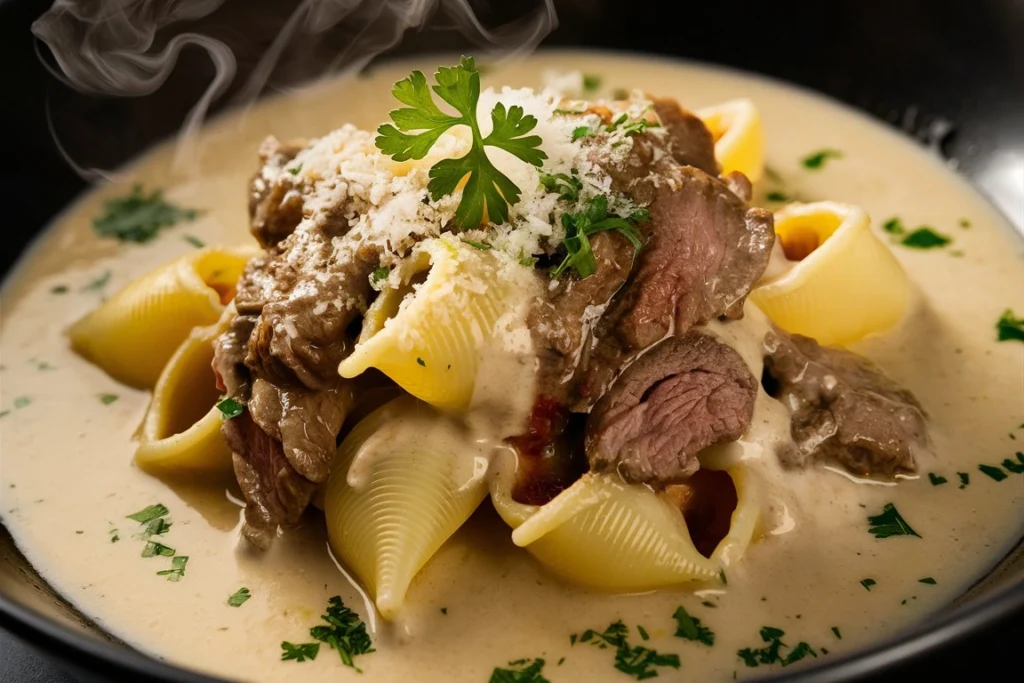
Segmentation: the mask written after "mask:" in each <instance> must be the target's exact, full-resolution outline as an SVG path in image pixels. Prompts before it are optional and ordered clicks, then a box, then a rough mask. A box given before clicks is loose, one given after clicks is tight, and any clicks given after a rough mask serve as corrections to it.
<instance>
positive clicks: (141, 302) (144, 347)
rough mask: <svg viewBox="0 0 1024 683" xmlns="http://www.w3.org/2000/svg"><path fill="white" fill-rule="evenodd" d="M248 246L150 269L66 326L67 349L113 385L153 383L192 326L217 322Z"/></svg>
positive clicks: (200, 252)
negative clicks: (107, 377) (96, 366)
mask: <svg viewBox="0 0 1024 683" xmlns="http://www.w3.org/2000/svg"><path fill="white" fill-rule="evenodd" d="M255 253H256V250H255V249H252V248H246V247H240V248H230V249H229V248H205V249H201V250H198V251H195V252H192V253H190V254H188V255H187V256H184V257H182V258H179V259H177V260H176V261H173V262H171V263H168V264H166V265H164V266H161V267H160V268H157V269H156V270H153V271H151V272H149V273H147V274H146V275H143V276H142V277H140V278H139V279H137V280H135V281H133V282H131V283H130V284H129V285H128V286H127V287H125V288H124V289H122V290H121V291H119V292H118V293H117V294H115V295H114V296H112V297H111V298H110V299H109V300H107V301H106V302H105V303H103V304H102V305H101V306H100V307H99V308H97V309H96V310H94V311H92V312H91V313H89V314H88V315H86V316H85V317H84V318H82V319H81V320H79V321H78V322H76V323H75V324H74V325H72V326H71V329H70V330H69V331H68V336H69V337H70V339H71V347H72V348H73V349H74V350H75V351H76V352H77V353H79V354H80V355H82V356H83V357H85V358H86V359H87V360H89V361H91V362H92V363H95V364H96V365H98V366H100V367H101V368H102V369H103V370H104V371H105V372H106V373H107V374H109V375H110V376H111V377H113V378H114V379H116V380H117V381H119V382H123V383H124V384H128V385H130V386H133V387H136V388H139V389H149V388H151V387H153V385H155V384H156V381H157V378H158V377H159V376H160V372H161V371H162V370H163V368H164V365H166V364H167V360H168V359H169V358H170V357H171V354H173V353H174V350H175V349H176V348H178V346H179V345H180V344H181V342H182V341H183V340H184V339H185V337H187V336H188V334H189V332H191V331H192V329H193V328H194V327H200V326H203V325H212V324H213V323H215V322H217V319H218V318H219V317H220V314H221V312H222V311H223V310H224V305H225V304H226V303H227V302H229V301H230V300H231V299H233V298H234V291H235V284H236V283H237V282H238V278H239V277H240V276H241V274H242V270H243V269H244V268H245V264H246V262H247V261H248V260H249V258H250V257H251V256H253V255H255Z"/></svg>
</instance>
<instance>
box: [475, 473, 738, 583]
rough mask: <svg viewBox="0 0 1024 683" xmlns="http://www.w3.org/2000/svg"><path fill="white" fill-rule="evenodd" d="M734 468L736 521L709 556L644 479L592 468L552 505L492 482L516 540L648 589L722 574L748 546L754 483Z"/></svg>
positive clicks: (547, 557)
mask: <svg viewBox="0 0 1024 683" xmlns="http://www.w3.org/2000/svg"><path fill="white" fill-rule="evenodd" d="M730 474H731V475H733V481H734V483H735V484H736V487H737V494H738V500H739V502H738V503H737V506H736V510H735V511H734V512H733V515H732V527H731V528H730V532H729V534H728V535H727V536H726V538H725V539H723V540H722V542H721V543H719V545H718V547H717V548H716V549H715V552H714V553H713V554H712V556H711V557H710V558H706V557H704V556H703V555H701V554H700V553H699V552H698V551H697V549H696V548H695V547H694V545H693V542H692V541H691V540H690V533H689V531H688V529H687V527H686V522H685V521H684V520H683V516H682V513H680V511H679V510H678V509H677V508H675V507H673V506H672V505H671V504H670V503H668V502H666V501H665V500H663V499H662V498H661V497H659V496H658V495H657V494H656V493H654V491H652V490H651V489H650V488H648V487H646V486H643V485H636V484H633V485H631V484H626V483H624V482H623V481H622V480H621V479H619V478H618V477H617V476H614V475H607V474H595V473H588V474H585V475H583V477H582V478H580V479H579V481H577V482H576V483H575V484H573V485H572V486H571V487H569V488H568V489H566V490H565V491H563V492H562V493H561V494H559V495H558V496H557V497H555V498H554V499H553V500H552V501H551V502H549V503H547V504H546V505H543V506H540V507H536V506H531V505H523V504H521V503H518V502H516V501H515V500H514V499H513V498H512V497H511V495H510V491H511V490H512V489H511V486H510V485H509V484H510V480H511V479H510V475H507V474H504V473H503V474H502V475H501V476H499V477H498V478H496V479H495V481H494V483H493V484H492V488H491V500H492V501H493V503H494V507H495V508H496V509H497V511H498V514H499V515H501V517H502V519H504V520H505V522H506V523H507V524H508V525H509V526H511V527H512V528H513V529H514V531H513V532H512V541H513V542H514V543H515V544H516V545H519V546H521V547H524V548H526V550H528V551H529V552H530V553H531V554H532V555H533V556H534V557H536V558H537V560H539V561H540V563H541V564H542V565H544V566H545V567H547V569H548V570H550V571H551V572H552V573H554V574H556V575H558V576H560V577H562V578H563V579H566V580H568V581H570V582H573V583H577V584H581V585H584V586H588V587H592V588H597V589H602V590H611V591H643V590H651V589H655V588H660V587H665V586H671V585H676V584H680V583H685V582H688V581H694V580H707V579H712V578H714V577H716V576H717V575H718V573H719V571H720V570H721V569H722V568H723V567H724V566H725V565H726V564H728V563H730V562H734V561H736V560H737V559H738V558H739V557H740V556H741V555H742V554H743V552H744V551H745V549H746V547H747V545H748V544H749V543H750V539H751V537H752V536H753V533H754V529H755V527H756V524H757V519H758V508H757V505H758V503H757V501H756V497H755V495H754V491H753V490H752V487H751V486H749V484H751V482H749V481H748V479H747V478H746V477H744V476H743V475H739V476H737V475H736V474H734V473H733V472H732V471H731V470H730Z"/></svg>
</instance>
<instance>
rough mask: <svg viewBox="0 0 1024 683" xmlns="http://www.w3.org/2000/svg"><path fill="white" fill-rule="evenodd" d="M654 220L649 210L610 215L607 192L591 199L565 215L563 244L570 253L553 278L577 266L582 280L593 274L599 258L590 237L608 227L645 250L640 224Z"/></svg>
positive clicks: (553, 273) (637, 247) (577, 271)
mask: <svg viewBox="0 0 1024 683" xmlns="http://www.w3.org/2000/svg"><path fill="white" fill-rule="evenodd" d="M650 219H651V214H650V212H649V211H647V209H637V210H636V211H634V212H633V213H631V214H630V215H629V216H628V217H626V218H622V217H621V216H616V215H609V214H608V198H607V197H605V196H604V195H598V196H596V197H593V198H592V199H590V200H588V201H587V204H586V206H585V207H584V208H583V209H582V210H580V211H577V212H575V213H564V214H562V227H563V228H565V240H564V241H563V242H562V244H563V246H564V247H565V250H566V255H565V258H564V259H562V262H561V263H560V264H558V267H557V268H555V269H554V270H552V271H551V277H559V276H560V275H562V273H564V272H565V271H566V270H568V269H569V268H572V269H574V270H575V271H576V273H577V274H578V275H579V277H580V279H584V278H587V277H590V276H591V275H593V274H594V272H596V271H597V260H596V259H595V258H594V252H593V251H592V250H591V248H590V240H589V239H588V238H589V237H590V236H591V235H594V234H597V233H599V232H602V231H605V230H615V231H617V232H619V233H620V234H621V235H623V236H624V237H625V238H626V239H628V240H629V242H630V244H632V245H633V248H634V249H635V250H636V251H637V252H639V251H640V250H641V249H643V242H642V241H641V240H640V232H639V231H638V230H637V228H636V224H638V223H646V222H647V221H649V220H650Z"/></svg>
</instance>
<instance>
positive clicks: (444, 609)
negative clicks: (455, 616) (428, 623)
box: [441, 607, 448, 616]
mask: <svg viewBox="0 0 1024 683" xmlns="http://www.w3.org/2000/svg"><path fill="white" fill-rule="evenodd" d="M441 614H443V615H445V616H447V615H448V608H447V607H442V608H441Z"/></svg>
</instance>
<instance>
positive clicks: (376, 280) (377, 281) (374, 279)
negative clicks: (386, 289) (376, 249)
mask: <svg viewBox="0 0 1024 683" xmlns="http://www.w3.org/2000/svg"><path fill="white" fill-rule="evenodd" d="M390 275H391V270H390V269H388V268H385V267H384V266H380V267H379V268H374V270H373V272H372V273H370V286H371V287H373V289H375V290H376V291H378V292H379V291H380V290H381V289H383V285H382V283H383V282H384V281H385V280H387V279H388V277H389V276H390Z"/></svg>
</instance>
